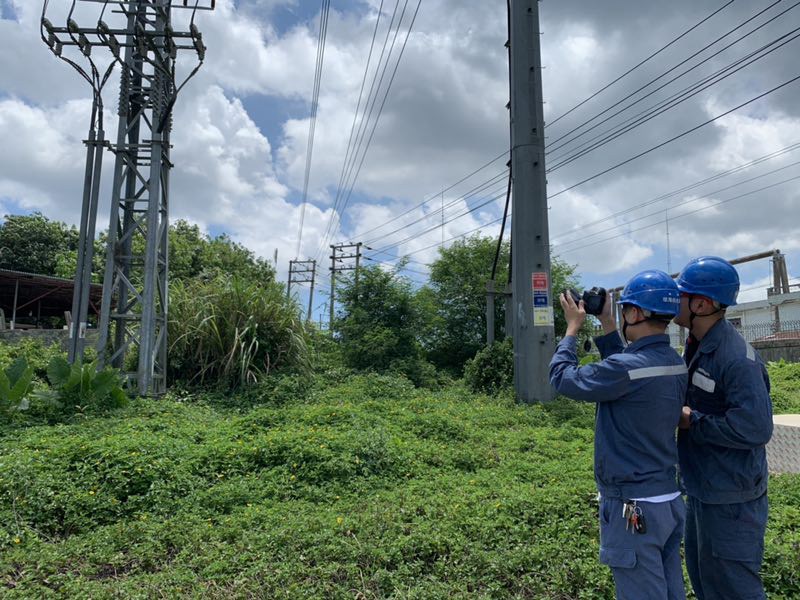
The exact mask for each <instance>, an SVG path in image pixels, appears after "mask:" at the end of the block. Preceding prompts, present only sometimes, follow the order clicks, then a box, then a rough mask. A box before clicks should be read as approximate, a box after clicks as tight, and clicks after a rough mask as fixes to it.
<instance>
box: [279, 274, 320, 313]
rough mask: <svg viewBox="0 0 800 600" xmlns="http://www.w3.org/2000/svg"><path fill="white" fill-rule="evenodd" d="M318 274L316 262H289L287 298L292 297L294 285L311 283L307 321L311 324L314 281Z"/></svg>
mask: <svg viewBox="0 0 800 600" xmlns="http://www.w3.org/2000/svg"><path fill="white" fill-rule="evenodd" d="M316 273H317V261H316V260H290V261H289V281H288V283H287V284H286V297H287V298H291V297H292V284H293V283H310V284H311V290H310V291H309V294H308V312H307V313H306V321H308V322H309V323H310V322H311V310H312V306H313V302H314V280H315V278H316Z"/></svg>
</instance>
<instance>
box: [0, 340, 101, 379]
mask: <svg viewBox="0 0 800 600" xmlns="http://www.w3.org/2000/svg"><path fill="white" fill-rule="evenodd" d="M93 354H95V352H94V350H93V349H92V350H89V351H87V355H88V356H92V355H93ZM56 356H61V357H66V356H67V353H66V352H64V351H63V350H62V349H61V345H60V344H59V343H58V342H54V343H53V344H51V345H49V346H45V344H44V343H42V341H41V340H37V339H22V340H19V342H17V343H15V344H6V343H2V342H0V369H4V368H6V367H8V366H9V365H11V363H13V362H14V361H15V360H17V359H18V358H24V359H25V362H26V363H27V364H28V365H29V366H30V367H31V369H33V376H34V378H35V379H36V380H39V381H41V382H43V381H45V378H46V377H47V366H48V365H49V364H50V361H51V360H52V359H53V357H56ZM90 360H91V359H90Z"/></svg>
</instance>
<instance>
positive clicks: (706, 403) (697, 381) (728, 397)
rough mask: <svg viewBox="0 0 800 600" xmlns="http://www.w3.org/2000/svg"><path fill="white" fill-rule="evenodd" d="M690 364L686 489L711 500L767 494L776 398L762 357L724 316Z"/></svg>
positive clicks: (682, 449) (682, 442) (681, 448)
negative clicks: (768, 446)
mask: <svg viewBox="0 0 800 600" xmlns="http://www.w3.org/2000/svg"><path fill="white" fill-rule="evenodd" d="M694 343H697V342H694ZM688 368H689V389H688V391H687V395H686V403H687V404H688V405H689V407H690V408H691V409H692V411H693V412H692V418H691V425H690V426H689V429H688V430H681V431H679V432H678V454H679V457H680V467H681V480H682V482H683V486H684V488H685V489H686V493H688V494H689V495H691V496H694V497H696V498H698V499H699V500H700V501H701V502H707V503H709V504H733V503H736V502H748V501H750V500H753V499H755V498H758V497H760V496H762V495H763V494H764V493H765V492H766V491H767V479H768V476H767V453H766V448H765V446H766V443H767V442H768V441H769V439H770V437H772V401H771V400H770V397H769V376H768V375H767V369H766V368H765V367H764V363H763V362H762V360H761V357H760V356H759V355H758V353H757V352H756V351H755V350H754V349H753V347H752V346H751V345H750V344H748V343H747V342H746V341H745V340H744V338H743V337H742V336H741V335H740V334H739V332H738V331H736V329H735V328H734V327H733V325H731V324H730V323H729V322H728V321H726V320H725V319H721V320H720V321H718V322H717V323H716V324H715V325H714V326H713V327H712V328H711V329H710V330H709V331H708V333H706V335H705V336H704V337H703V339H702V340H700V343H699V345H698V346H697V349H696V350H695V351H694V353H693V355H692V356H691V360H690V361H689V363H688Z"/></svg>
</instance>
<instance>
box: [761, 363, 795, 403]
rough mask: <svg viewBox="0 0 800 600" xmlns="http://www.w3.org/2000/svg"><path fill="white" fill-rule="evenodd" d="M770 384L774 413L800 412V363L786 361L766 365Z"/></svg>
mask: <svg viewBox="0 0 800 600" xmlns="http://www.w3.org/2000/svg"><path fill="white" fill-rule="evenodd" d="M767 371H768V372H769V380H770V385H771V390H770V396H771V397H772V411H773V412H774V413H775V414H798V413H800V363H789V362H786V361H783V360H781V361H779V362H771V363H769V364H768V365H767Z"/></svg>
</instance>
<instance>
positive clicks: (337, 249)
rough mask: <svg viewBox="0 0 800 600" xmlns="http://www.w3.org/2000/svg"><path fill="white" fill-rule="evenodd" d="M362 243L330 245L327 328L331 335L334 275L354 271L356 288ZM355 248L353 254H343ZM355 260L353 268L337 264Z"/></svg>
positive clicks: (334, 290)
mask: <svg viewBox="0 0 800 600" xmlns="http://www.w3.org/2000/svg"><path fill="white" fill-rule="evenodd" d="M363 245H364V244H363V242H358V243H357V244H331V256H330V259H331V266H330V271H331V301H330V322H329V326H328V328H329V329H330V331H331V333H333V319H334V316H335V303H336V302H335V294H336V273H340V272H342V271H355V284H356V288H357V287H358V270H359V266H360V264H361V246H363ZM352 248H355V252H353V251H352V250H351V252H350V254H343V252H344V251H345V250H346V249H352ZM350 259H355V261H356V262H355V266H345V265H344V264H341V265H340V264H339V263H341V262H342V261H345V260H350Z"/></svg>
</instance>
